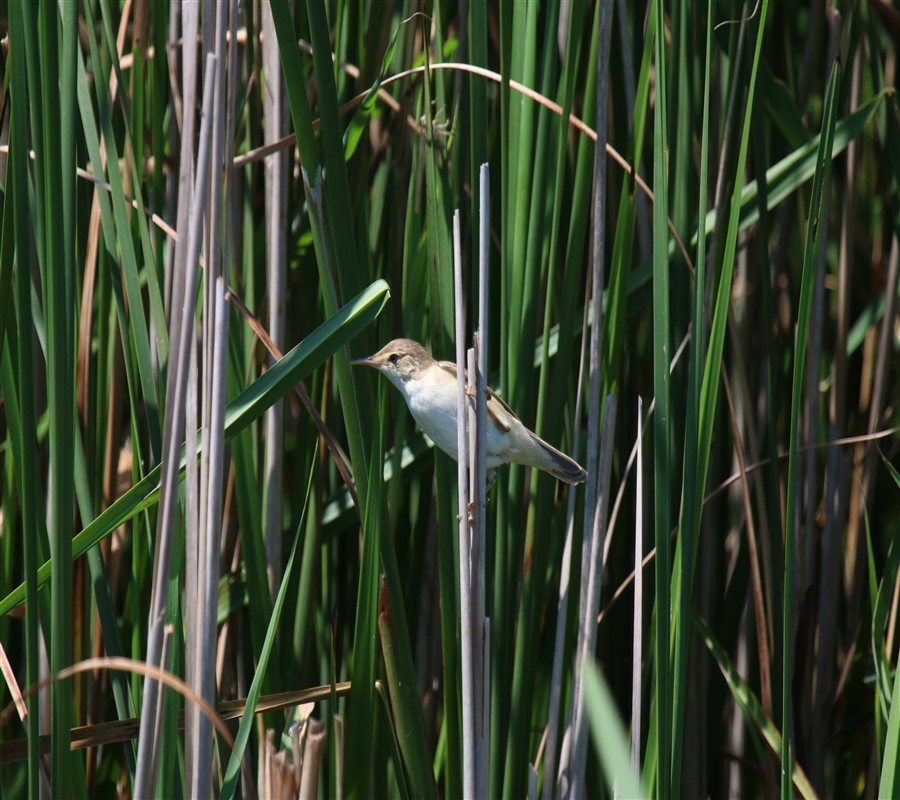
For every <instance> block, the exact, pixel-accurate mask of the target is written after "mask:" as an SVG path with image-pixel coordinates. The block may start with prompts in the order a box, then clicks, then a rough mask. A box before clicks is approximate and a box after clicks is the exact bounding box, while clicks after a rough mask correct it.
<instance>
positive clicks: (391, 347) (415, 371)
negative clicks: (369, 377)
mask: <svg viewBox="0 0 900 800" xmlns="http://www.w3.org/2000/svg"><path fill="white" fill-rule="evenodd" d="M433 361H434V359H433V358H432V357H431V354H430V353H429V352H428V351H427V350H426V349H425V348H424V347H422V345H420V344H419V343H418V342H414V341H413V340H412V339H394V340H393V341H392V342H388V343H387V344H386V345H385V346H384V347H382V348H381V350H379V351H378V352H377V353H375V355H373V356H369V357H368V358H358V359H356V360H355V361H351V362H350V363H351V364H355V365H362V366H366V367H374V368H375V369H377V370H378V371H379V372H380V373H382V374H383V375H384V376H385V377H386V378H388V379H389V380H390V382H391V383H393V384H394V386H396V387H397V388H398V389H400V390H401V391H402V390H403V387H404V386H406V384H408V383H410V382H411V381H414V380H416V379H417V378H418V377H419V376H420V375H421V374H422V372H424V371H425V370H426V369H428V367H429V366H430V365H431V364H432V363H433Z"/></svg>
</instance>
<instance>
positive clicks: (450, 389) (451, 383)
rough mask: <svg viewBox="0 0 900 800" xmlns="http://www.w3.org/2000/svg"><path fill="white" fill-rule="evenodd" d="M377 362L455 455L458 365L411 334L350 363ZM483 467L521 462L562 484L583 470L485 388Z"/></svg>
mask: <svg viewBox="0 0 900 800" xmlns="http://www.w3.org/2000/svg"><path fill="white" fill-rule="evenodd" d="M352 363H353V364H361V365H364V366H368V367H375V369H377V370H378V371H379V372H380V373H381V374H382V375H384V376H385V377H386V378H387V379H388V380H389V381H390V382H391V383H393V384H394V386H396V387H397V388H398V389H399V390H400V393H401V394H402V395H403V399H404V400H406V405H407V406H408V407H409V410H410V413H411V414H412V415H413V419H415V421H416V422H417V423H419V427H420V428H422V430H423V431H425V433H426V434H427V435H428V438H429V439H431V440H432V441H433V442H434V443H435V444H436V445H437V446H438V447H440V448H441V450H443V451H444V452H445V453H446V454H447V455H449V456H450V457H451V458H453V459H454V460H457V461H458V460H459V459H458V451H457V436H456V434H457V421H456V398H457V383H456V364H454V363H452V362H450V361H436V360H435V359H434V358H432V357H431V354H430V353H429V352H428V351H427V350H426V349H425V348H424V347H422V345H420V344H419V343H418V342H414V341H413V340H412V339H394V341H392V342H388V344H386V345H385V346H384V347H383V348H382V349H381V350H379V351H378V352H377V353H375V355H374V356H369V357H368V358H360V359H357V360H356V361H353V362H352ZM487 414H488V433H487V447H486V450H487V464H486V466H487V468H488V469H493V468H494V467H499V466H500V465H501V464H524V465H525V466H526V467H537V468H538V469H542V470H544V471H545V472H549V473H550V474H551V475H552V476H553V477H554V478H558V479H559V480H561V481H565V482H566V483H571V484H576V483H582V482H583V481H584V479H585V478H586V477H587V472H585V471H584V469H582V467H581V466H580V465H579V464H577V463H576V462H575V461H573V460H572V459H571V458H569V457H568V456H567V455H564V454H563V453H560V452H559V450H557V449H556V448H555V447H553V446H552V445H549V444H547V442H545V441H544V440H543V439H541V438H540V437H538V436H537V435H536V434H534V433H532V432H531V431H530V430H528V428H526V427H525V426H524V425H523V424H522V422H521V420H520V419H519V418H518V417H517V416H516V415H515V414H514V413H513V410H512V409H511V408H510V407H509V406H508V405H506V403H504V402H503V400H501V399H500V397H499V396H498V395H497V394H496V393H494V392H493V391H492V390H491V389H488V401H487Z"/></svg>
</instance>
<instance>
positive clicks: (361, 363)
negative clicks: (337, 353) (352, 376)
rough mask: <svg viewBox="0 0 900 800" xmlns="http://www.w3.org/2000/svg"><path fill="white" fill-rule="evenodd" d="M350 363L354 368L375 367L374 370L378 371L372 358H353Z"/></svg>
mask: <svg viewBox="0 0 900 800" xmlns="http://www.w3.org/2000/svg"><path fill="white" fill-rule="evenodd" d="M350 363H351V364H352V365H353V366H354V367H375V369H378V367H379V366H380V365H379V364H378V362H377V361H376V360H375V359H374V358H373V357H372V356H366V357H365V358H354V359H353V360H352V361H351V362H350Z"/></svg>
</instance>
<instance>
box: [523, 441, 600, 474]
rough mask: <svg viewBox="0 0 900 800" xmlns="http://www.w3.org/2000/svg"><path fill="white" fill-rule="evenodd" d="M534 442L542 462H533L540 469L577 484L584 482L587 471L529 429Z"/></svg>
mask: <svg viewBox="0 0 900 800" xmlns="http://www.w3.org/2000/svg"><path fill="white" fill-rule="evenodd" d="M528 433H529V435H530V436H531V438H532V440H533V441H534V443H535V444H536V445H537V446H538V454H537V455H538V460H539V462H540V463H535V464H532V465H531V466H535V467H537V468H538V469H542V470H544V471H545V472H549V473H550V474H551V475H552V476H553V477H554V478H556V479H557V480H561V481H563V482H565V483H569V484H572V485H575V484H577V483H584V480H585V478H587V471H586V470H585V469H584V468H583V467H582V466H581V465H580V464H578V463H577V462H576V461H574V460H573V459H571V458H569V457H568V456H567V455H566V454H565V453H560V452H559V450H557V449H556V448H555V447H554V446H553V445H550V444H547V442H545V441H544V440H543V439H541V438H540V437H539V436H536V435H535V434H533V433H532V432H531V431H528Z"/></svg>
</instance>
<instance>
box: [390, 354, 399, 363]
mask: <svg viewBox="0 0 900 800" xmlns="http://www.w3.org/2000/svg"><path fill="white" fill-rule="evenodd" d="M399 360H400V356H398V355H397V354H396V353H391V357H390V358H389V359H388V361H390V362H391V363H392V364H396V363H397V362H398V361H399Z"/></svg>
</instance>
